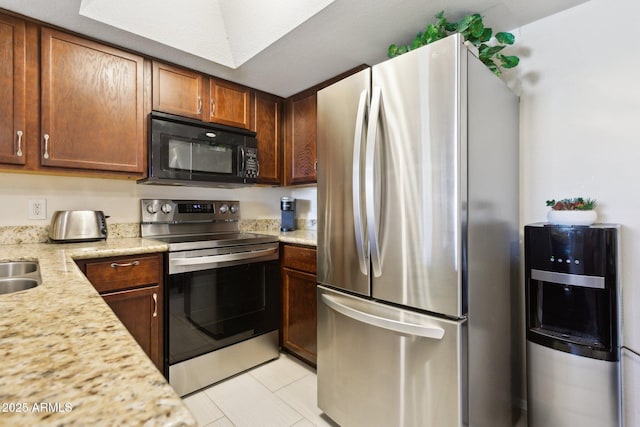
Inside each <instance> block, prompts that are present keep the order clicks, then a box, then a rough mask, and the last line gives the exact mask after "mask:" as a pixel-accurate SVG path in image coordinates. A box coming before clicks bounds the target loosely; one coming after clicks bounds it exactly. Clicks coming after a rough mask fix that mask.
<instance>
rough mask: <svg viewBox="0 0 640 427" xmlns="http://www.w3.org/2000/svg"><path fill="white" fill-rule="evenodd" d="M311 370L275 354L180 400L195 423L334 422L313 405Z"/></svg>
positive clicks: (277, 425)
mask: <svg viewBox="0 0 640 427" xmlns="http://www.w3.org/2000/svg"><path fill="white" fill-rule="evenodd" d="M316 390H317V389H316V373H315V370H314V369H313V368H311V367H309V366H308V365H306V364H304V363H302V362H300V361H298V360H297V359H296V358H294V357H293V356H288V355H286V354H281V355H280V358H279V359H277V360H274V361H273V362H269V363H266V364H264V365H261V366H258V367H256V368H253V369H251V370H250V371H248V372H246V373H243V374H240V375H237V376H235V377H232V378H229V379H227V380H225V381H222V382H220V383H218V384H215V385H213V386H211V387H209V388H206V389H204V390H202V391H199V392H197V393H194V394H191V395H189V396H187V397H185V398H184V403H185V404H186V405H187V407H188V408H189V409H190V410H191V412H192V413H193V415H194V416H195V417H196V420H197V421H198V424H199V425H200V426H201V427H205V426H206V427H226V426H236V427H245V426H246V427H256V426H260V427H268V426H273V427H288V426H296V427H306V426H336V424H334V423H333V422H332V421H331V420H329V419H328V418H326V417H325V416H323V415H322V412H321V411H320V409H318V407H317V406H316Z"/></svg>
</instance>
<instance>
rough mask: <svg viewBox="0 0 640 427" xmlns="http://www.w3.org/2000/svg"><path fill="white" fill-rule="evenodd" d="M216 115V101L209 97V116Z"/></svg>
mask: <svg viewBox="0 0 640 427" xmlns="http://www.w3.org/2000/svg"><path fill="white" fill-rule="evenodd" d="M215 116H216V101H215V100H213V99H211V117H215Z"/></svg>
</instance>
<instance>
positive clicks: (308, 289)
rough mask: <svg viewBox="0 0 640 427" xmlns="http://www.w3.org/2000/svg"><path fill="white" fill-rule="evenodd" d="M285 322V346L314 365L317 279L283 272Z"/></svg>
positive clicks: (283, 342) (287, 271) (297, 273)
mask: <svg viewBox="0 0 640 427" xmlns="http://www.w3.org/2000/svg"><path fill="white" fill-rule="evenodd" d="M282 285H283V299H284V301H283V305H282V308H283V319H282V323H283V325H282V344H283V346H284V347H285V348H287V349H289V350H290V351H292V352H294V353H295V354H297V355H298V356H300V357H302V358H303V359H305V360H307V361H309V362H311V363H312V364H314V365H315V363H316V355H317V344H316V337H317V333H316V317H317V315H316V298H317V297H316V276H315V275H314V274H310V273H303V272H301V271H296V270H291V269H289V268H283V269H282Z"/></svg>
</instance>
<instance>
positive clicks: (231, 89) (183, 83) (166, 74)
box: [152, 61, 251, 129]
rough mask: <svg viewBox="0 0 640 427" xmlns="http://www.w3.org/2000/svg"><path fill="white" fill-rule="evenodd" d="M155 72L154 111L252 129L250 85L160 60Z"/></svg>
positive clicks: (154, 63) (154, 64)
mask: <svg viewBox="0 0 640 427" xmlns="http://www.w3.org/2000/svg"><path fill="white" fill-rule="evenodd" d="M152 74H153V109H154V110H157V111H163V112H165V113H171V114H177V115H180V116H185V117H192V118H194V119H198V120H202V121H205V122H214V123H220V124H224V125H228V126H235V127H240V128H245V129H249V127H250V120H249V114H250V112H251V109H250V103H251V89H249V88H248V87H245V86H241V85H238V84H235V83H231V82H228V81H225V80H220V79H216V78H213V77H211V76H207V75H204V74H201V73H198V72H196V71H192V70H188V69H186V68H181V67H176V66H173V65H169V64H163V63H161V62H157V61H154V62H153V71H152Z"/></svg>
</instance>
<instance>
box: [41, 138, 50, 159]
mask: <svg viewBox="0 0 640 427" xmlns="http://www.w3.org/2000/svg"><path fill="white" fill-rule="evenodd" d="M42 157H44V158H45V159H48V158H49V134H48V133H45V134H44V156H42Z"/></svg>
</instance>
